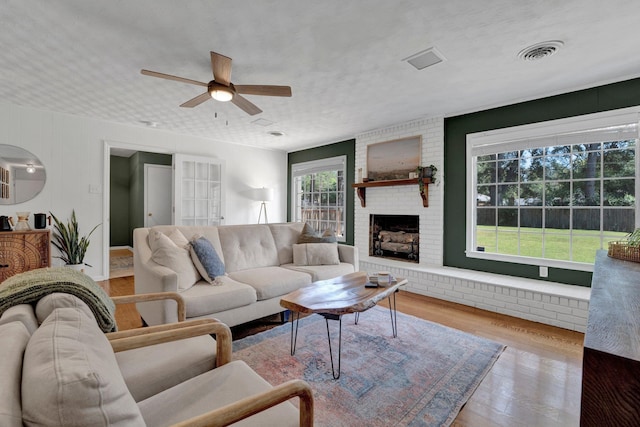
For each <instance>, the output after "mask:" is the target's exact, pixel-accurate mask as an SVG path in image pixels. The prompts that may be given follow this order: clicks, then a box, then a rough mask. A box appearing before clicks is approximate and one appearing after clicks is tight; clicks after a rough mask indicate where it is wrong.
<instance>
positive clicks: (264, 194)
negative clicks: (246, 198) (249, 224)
mask: <svg viewBox="0 0 640 427" xmlns="http://www.w3.org/2000/svg"><path fill="white" fill-rule="evenodd" d="M254 199H255V200H258V201H260V202H262V203H260V214H259V215H258V224H260V220H261V219H262V211H263V210H264V223H265V224H268V223H269V220H268V219H267V202H268V201H271V200H273V188H264V187H262V188H258V189H257V190H256V192H255V197H254Z"/></svg>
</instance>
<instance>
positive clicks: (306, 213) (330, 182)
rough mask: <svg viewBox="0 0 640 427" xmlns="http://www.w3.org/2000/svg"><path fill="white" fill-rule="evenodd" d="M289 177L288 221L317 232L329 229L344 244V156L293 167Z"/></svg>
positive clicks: (298, 164) (297, 164)
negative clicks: (302, 223)
mask: <svg viewBox="0 0 640 427" xmlns="http://www.w3.org/2000/svg"><path fill="white" fill-rule="evenodd" d="M291 175H292V176H291V183H292V189H291V190H292V191H291V197H292V200H291V209H292V212H291V218H292V220H293V221H297V222H309V223H310V224H311V225H312V226H313V227H314V228H315V229H316V231H320V232H324V231H325V230H327V229H333V230H334V231H335V233H336V236H337V237H338V240H339V241H344V240H345V236H344V232H345V228H346V227H345V223H344V221H345V212H346V194H345V189H346V188H345V187H346V184H345V179H346V156H338V157H332V158H329V159H322V160H314V161H310V162H304V163H296V164H293V165H292V167H291Z"/></svg>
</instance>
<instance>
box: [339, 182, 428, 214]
mask: <svg viewBox="0 0 640 427" xmlns="http://www.w3.org/2000/svg"><path fill="white" fill-rule="evenodd" d="M422 181H423V182H424V183H425V186H424V191H420V196H421V197H422V206H424V207H425V208H428V207H429V184H431V178H422ZM417 184H418V178H412V179H390V180H388V181H367V182H357V183H355V184H351V186H352V187H353V188H355V189H356V191H357V193H358V198H359V199H360V206H362V207H363V208H366V207H367V188H369V187H391V186H394V185H417Z"/></svg>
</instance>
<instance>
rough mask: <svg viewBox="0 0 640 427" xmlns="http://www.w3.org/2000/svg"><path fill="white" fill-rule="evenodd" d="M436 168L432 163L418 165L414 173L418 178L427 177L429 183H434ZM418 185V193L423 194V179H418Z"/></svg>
mask: <svg viewBox="0 0 640 427" xmlns="http://www.w3.org/2000/svg"><path fill="white" fill-rule="evenodd" d="M437 170H438V168H437V167H435V166H434V165H429V166H418V167H417V168H416V173H417V174H418V178H429V179H430V180H431V184H435V183H436V171H437ZM418 187H419V188H420V194H424V181H423V180H422V179H418Z"/></svg>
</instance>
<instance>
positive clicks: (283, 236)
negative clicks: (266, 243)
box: [269, 222, 304, 265]
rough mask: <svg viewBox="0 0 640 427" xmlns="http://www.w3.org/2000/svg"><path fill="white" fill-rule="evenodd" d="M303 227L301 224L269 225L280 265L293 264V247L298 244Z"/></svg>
mask: <svg viewBox="0 0 640 427" xmlns="http://www.w3.org/2000/svg"><path fill="white" fill-rule="evenodd" d="M303 227H304V224H303V223H302V222H286V223H281V224H269V228H270V229H271V234H272V235H273V240H274V241H275V243H276V250H277V251H278V259H279V260H280V265H282V264H291V263H292V262H293V245H294V244H295V243H297V242H298V237H300V233H301V232H302V228H303Z"/></svg>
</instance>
